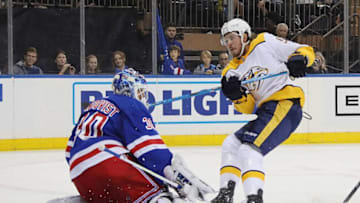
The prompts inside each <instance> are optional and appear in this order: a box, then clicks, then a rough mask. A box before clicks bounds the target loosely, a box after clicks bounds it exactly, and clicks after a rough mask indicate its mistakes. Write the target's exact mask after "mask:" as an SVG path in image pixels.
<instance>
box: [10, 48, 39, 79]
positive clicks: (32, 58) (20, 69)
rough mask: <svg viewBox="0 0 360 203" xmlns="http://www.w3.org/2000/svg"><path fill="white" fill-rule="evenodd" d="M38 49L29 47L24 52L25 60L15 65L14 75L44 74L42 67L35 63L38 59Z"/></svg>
mask: <svg viewBox="0 0 360 203" xmlns="http://www.w3.org/2000/svg"><path fill="white" fill-rule="evenodd" d="M37 56H38V53H37V50H36V48H35V47H29V48H27V49H26V50H25V52H24V58H23V60H21V61H19V62H17V63H16V64H15V65H14V75H27V74H43V71H42V70H41V68H40V67H38V66H36V65H34V64H35V63H36V61H37Z"/></svg>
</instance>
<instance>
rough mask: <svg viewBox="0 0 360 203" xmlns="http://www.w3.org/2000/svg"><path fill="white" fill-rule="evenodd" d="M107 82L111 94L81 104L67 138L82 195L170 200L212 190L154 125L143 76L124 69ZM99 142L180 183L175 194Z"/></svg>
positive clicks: (115, 199) (73, 175) (187, 198)
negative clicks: (76, 121)
mask: <svg viewBox="0 0 360 203" xmlns="http://www.w3.org/2000/svg"><path fill="white" fill-rule="evenodd" d="M112 87H113V91H114V94H113V95H111V96H109V97H106V98H103V99H101V100H97V101H94V102H93V103H91V104H90V105H89V106H88V107H87V108H86V109H85V111H84V113H83V114H82V115H81V116H80V118H79V120H78V123H77V124H76V125H75V127H74V129H73V131H72V134H71V137H70V138H69V141H68V145H67V149H66V160H67V162H68V164H69V167H70V177H71V179H72V181H73V183H74V184H75V186H76V188H77V190H78V191H79V193H80V195H81V197H82V198H83V199H84V200H86V201H88V202H97V203H98V202H150V203H156V202H157V203H170V202H186V201H195V200H196V199H202V198H203V195H204V194H206V193H209V192H212V191H213V189H212V188H211V187H210V186H208V185H207V184H205V183H204V182H202V181H201V180H200V179H198V178H197V177H196V176H194V175H193V173H192V172H191V171H190V170H189V169H188V168H187V167H186V166H185V165H184V163H183V161H182V159H181V158H180V157H179V156H178V155H174V154H172V153H171V151H170V150H169V148H168V147H167V146H166V145H165V144H164V142H163V140H162V139H161V137H160V135H159V134H158V132H157V131H156V130H155V125H154V123H153V119H152V116H151V114H150V113H149V111H148V109H147V108H146V105H147V103H146V102H147V95H148V93H147V90H146V80H145V78H144V77H143V76H142V75H139V74H138V73H137V72H136V71H134V70H133V69H126V70H123V71H120V72H119V73H117V74H116V75H115V77H114V79H113V83H112ZM103 146H105V147H106V148H108V149H110V150H111V151H113V152H115V153H117V154H120V155H121V157H122V158H125V159H129V160H131V161H133V162H136V163H138V164H140V165H141V166H144V167H145V168H147V169H149V170H151V171H153V172H155V173H157V174H159V175H161V176H163V177H165V178H167V179H169V180H170V181H173V182H175V183H177V184H179V185H180V186H181V188H180V189H177V192H178V194H179V195H172V194H171V193H170V192H169V191H168V190H167V187H166V186H165V184H164V183H163V182H162V181H160V180H158V179H156V178H154V177H152V176H151V175H148V174H147V173H145V172H144V171H142V170H141V169H138V168H135V167H134V166H133V165H130V164H128V163H126V162H125V161H123V160H121V159H119V158H117V157H115V156H113V155H112V154H110V153H107V152H105V151H101V150H99V148H101V147H103ZM175 196H176V197H175Z"/></svg>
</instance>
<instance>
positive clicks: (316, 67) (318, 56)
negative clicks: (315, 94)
mask: <svg viewBox="0 0 360 203" xmlns="http://www.w3.org/2000/svg"><path fill="white" fill-rule="evenodd" d="M313 48H314V51H315V61H314V64H313V65H312V68H310V69H309V70H308V71H307V73H327V72H328V69H327V67H326V59H325V57H324V55H323V54H322V53H321V51H320V50H319V49H318V48H316V47H313Z"/></svg>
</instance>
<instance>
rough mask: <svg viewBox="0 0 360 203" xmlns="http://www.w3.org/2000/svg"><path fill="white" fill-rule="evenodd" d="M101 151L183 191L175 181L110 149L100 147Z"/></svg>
mask: <svg viewBox="0 0 360 203" xmlns="http://www.w3.org/2000/svg"><path fill="white" fill-rule="evenodd" d="M99 150H100V151H105V152H107V153H110V154H112V155H113V156H115V157H117V158H119V159H120V160H122V161H125V162H126V163H128V164H130V165H132V166H134V167H135V168H137V169H140V170H142V171H144V172H146V173H148V174H150V175H152V176H154V177H155V178H157V179H159V180H162V181H164V182H165V183H167V184H169V185H170V186H172V187H174V188H177V189H181V185H179V184H177V183H175V182H173V181H171V180H169V179H167V178H165V177H163V176H161V175H159V174H157V173H155V172H154V171H151V170H149V169H147V168H145V167H143V166H141V165H140V164H138V163H136V162H133V161H131V160H129V159H124V158H123V157H121V156H120V154H117V153H115V152H114V151H112V150H110V149H109V148H107V147H105V146H100V147H99Z"/></svg>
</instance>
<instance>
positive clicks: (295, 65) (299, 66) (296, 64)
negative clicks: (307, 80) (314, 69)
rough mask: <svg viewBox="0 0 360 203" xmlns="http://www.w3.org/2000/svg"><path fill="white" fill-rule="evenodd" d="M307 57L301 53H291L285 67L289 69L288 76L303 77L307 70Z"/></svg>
mask: <svg viewBox="0 0 360 203" xmlns="http://www.w3.org/2000/svg"><path fill="white" fill-rule="evenodd" d="M306 65H307V59H306V57H305V56H303V55H293V56H291V57H290V58H289V60H288V62H287V63H286V66H287V68H288V69H289V72H290V76H292V77H294V78H300V77H304V76H305V75H306V70H307V67H306Z"/></svg>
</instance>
